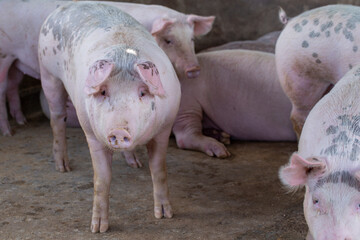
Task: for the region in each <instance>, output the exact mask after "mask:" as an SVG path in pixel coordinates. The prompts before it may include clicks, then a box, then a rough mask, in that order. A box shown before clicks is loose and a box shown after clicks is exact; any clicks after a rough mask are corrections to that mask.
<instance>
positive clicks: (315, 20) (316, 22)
mask: <svg viewBox="0 0 360 240" xmlns="http://www.w3.org/2000/svg"><path fill="white" fill-rule="evenodd" d="M319 23H320V21H319V19H318V18H315V19H314V25H315V26H317V25H319Z"/></svg>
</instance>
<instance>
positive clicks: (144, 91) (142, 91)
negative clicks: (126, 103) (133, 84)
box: [139, 87, 149, 98]
mask: <svg viewBox="0 0 360 240" xmlns="http://www.w3.org/2000/svg"><path fill="white" fill-rule="evenodd" d="M148 94H149V91H148V89H147V88H145V87H141V88H140V89H139V98H143V97H145V96H146V95H148Z"/></svg>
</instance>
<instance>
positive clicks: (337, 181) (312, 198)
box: [280, 154, 360, 240]
mask: <svg viewBox="0 0 360 240" xmlns="http://www.w3.org/2000/svg"><path fill="white" fill-rule="evenodd" d="M328 169H330V167H329V166H327V161H326V159H324V158H309V159H303V158H302V157H300V156H299V155H297V154H293V156H292V157H291V159H290V164H289V165H287V166H285V167H283V168H281V170H280V179H281V180H282V182H283V183H284V184H285V185H286V186H288V187H290V188H297V187H300V186H303V185H306V193H305V198H304V214H305V219H306V222H307V224H308V227H309V234H308V237H307V239H308V240H310V239H315V240H330V239H341V240H350V239H358V237H359V236H360V174H359V173H360V172H357V171H355V172H353V171H351V172H350V171H345V170H341V171H336V172H330V171H329V170H328Z"/></svg>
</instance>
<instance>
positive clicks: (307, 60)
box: [275, 4, 360, 137]
mask: <svg viewBox="0 0 360 240" xmlns="http://www.w3.org/2000/svg"><path fill="white" fill-rule="evenodd" d="M284 15H285V14H283V15H282V16H280V18H282V19H284V23H286V26H285V28H284V30H283V31H282V33H281V34H280V36H279V39H278V41H277V44H276V49H275V58H276V68H277V72H278V75H279V80H280V82H281V86H282V88H283V89H284V91H285V93H286V95H287V96H288V97H289V98H290V100H291V103H292V110H291V116H290V118H291V121H292V123H293V126H294V129H295V131H296V133H297V135H298V137H299V136H300V134H301V130H302V127H303V125H304V122H305V119H306V117H307V115H308V114H309V112H310V110H311V109H312V108H313V107H314V105H315V104H316V103H317V102H318V101H319V100H320V99H321V98H322V97H323V96H324V95H325V94H326V93H328V92H329V90H331V88H332V87H333V86H334V84H336V83H337V81H338V80H339V79H340V78H341V77H343V76H344V75H345V73H346V72H348V71H349V70H350V69H351V68H352V67H353V66H354V65H356V64H357V63H359V62H360V57H359V47H360V38H359V37H358V36H360V27H359V26H360V25H359V24H360V20H359V19H360V7H357V6H351V5H340V4H339V5H328V6H324V7H320V8H316V9H312V10H309V11H306V12H304V13H302V14H300V15H299V16H297V17H294V18H291V19H288V18H287V17H286V16H285V17H284Z"/></svg>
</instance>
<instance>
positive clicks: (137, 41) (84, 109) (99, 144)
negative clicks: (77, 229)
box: [38, 2, 181, 233]
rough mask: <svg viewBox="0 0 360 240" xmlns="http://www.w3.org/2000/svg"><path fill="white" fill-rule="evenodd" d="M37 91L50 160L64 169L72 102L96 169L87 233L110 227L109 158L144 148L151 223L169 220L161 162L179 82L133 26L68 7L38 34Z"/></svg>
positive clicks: (85, 6) (117, 13) (97, 10)
mask: <svg viewBox="0 0 360 240" xmlns="http://www.w3.org/2000/svg"><path fill="white" fill-rule="evenodd" d="M38 59H39V67H40V74H41V84H42V87H43V90H44V94H45V96H46V99H47V101H48V104H49V109H50V119H51V127H52V130H53V136H54V142H53V154H54V158H55V161H56V164H57V166H59V167H63V168H65V169H66V170H68V168H69V166H68V156H67V147H66V133H65V130H66V107H65V104H66V100H67V97H68V95H69V97H70V99H71V101H72V103H73V104H74V106H75V109H76V113H77V116H78V118H79V121H80V124H81V127H82V129H83V131H84V133H85V136H86V139H87V143H88V145H89V150H90V155H91V159H92V164H93V169H94V201H93V213H92V221H91V231H92V232H94V233H95V232H99V231H100V232H105V231H106V230H107V229H108V226H109V219H108V213H109V191H110V182H111V161H112V155H113V152H119V151H132V150H133V149H134V148H135V147H136V146H138V145H143V144H146V146H147V150H148V155H149V167H150V172H151V176H152V180H153V188H154V212H155V217H156V218H162V217H166V218H171V217H172V215H173V213H172V208H171V204H170V201H169V192H168V185H167V176H166V175H167V174H166V162H165V157H166V156H165V155H166V150H167V146H168V141H169V135H170V133H171V128H172V125H173V122H174V120H175V117H176V113H177V110H178V107H179V103H180V95H181V90H180V83H179V81H178V78H177V76H176V73H175V70H174V69H173V66H172V64H171V62H170V61H169V59H168V57H167V56H166V54H165V53H164V52H163V51H162V50H161V48H160V47H159V46H158V45H157V43H156V41H155V40H154V39H153V37H152V36H151V35H150V33H149V32H147V31H146V30H145V29H144V28H143V26H141V25H140V24H139V23H138V22H137V21H136V20H134V19H133V18H132V17H130V16H129V15H128V14H126V13H124V12H122V11H121V10H119V9H118V8H115V7H112V6H109V5H105V4H101V3H80V2H76V3H69V4H67V5H64V6H62V7H59V8H58V9H57V10H55V11H54V12H53V13H51V14H50V15H49V16H48V17H47V19H46V20H45V22H44V23H43V25H42V27H41V29H40V36H39V45H38Z"/></svg>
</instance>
